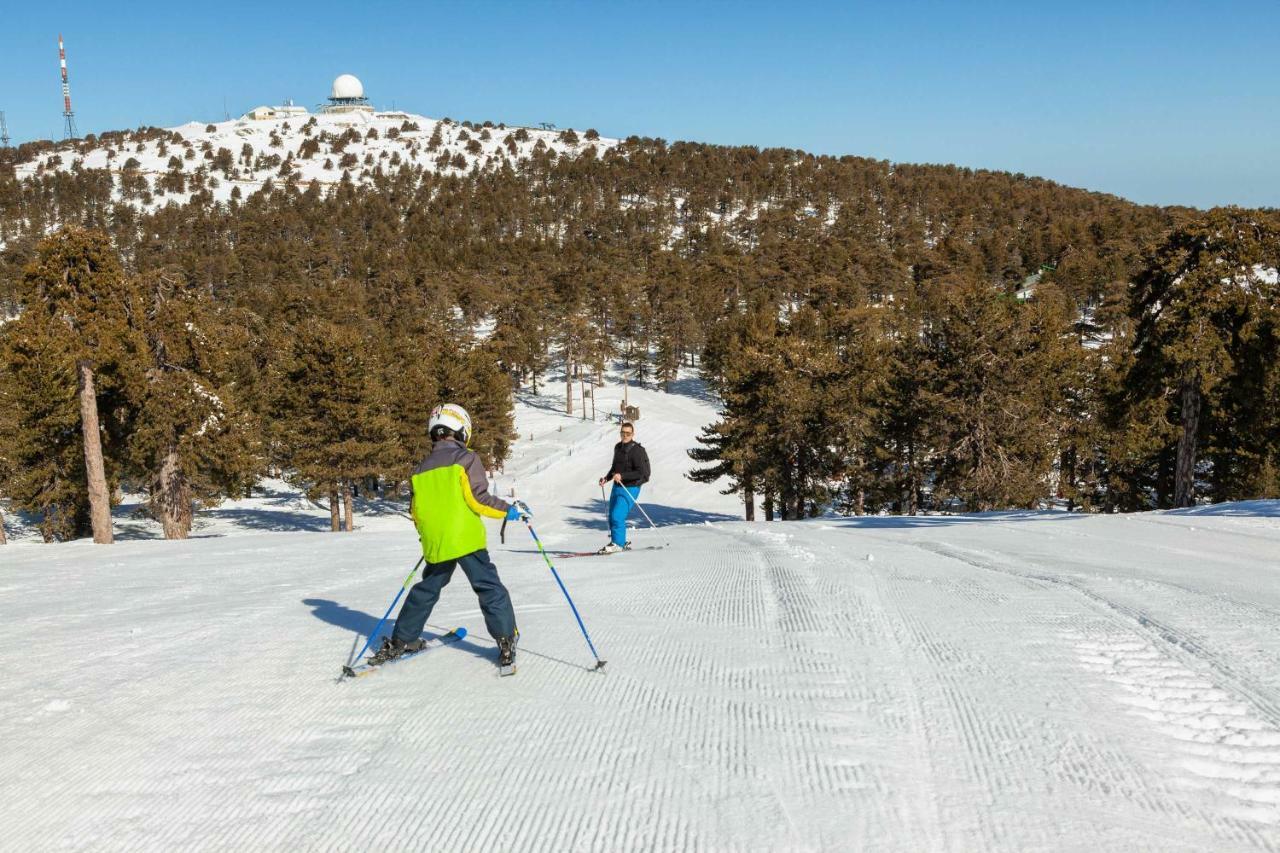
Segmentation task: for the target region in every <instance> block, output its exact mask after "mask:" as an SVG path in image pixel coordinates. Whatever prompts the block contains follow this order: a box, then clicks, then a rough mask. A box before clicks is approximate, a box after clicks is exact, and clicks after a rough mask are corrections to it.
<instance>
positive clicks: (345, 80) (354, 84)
mask: <svg viewBox="0 0 1280 853" xmlns="http://www.w3.org/2000/svg"><path fill="white" fill-rule="evenodd" d="M329 97H330V98H363V97H364V84H362V83H361V82H360V81H359V80H358V79H357V78H356V77H355V75H354V74H341V75H339V76H338V78H337V79H336V80H334V81H333V93H332V94H330V95H329Z"/></svg>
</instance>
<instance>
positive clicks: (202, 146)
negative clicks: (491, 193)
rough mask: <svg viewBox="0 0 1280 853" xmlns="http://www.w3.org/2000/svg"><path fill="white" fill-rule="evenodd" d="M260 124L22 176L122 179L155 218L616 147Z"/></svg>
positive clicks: (562, 135)
mask: <svg viewBox="0 0 1280 853" xmlns="http://www.w3.org/2000/svg"><path fill="white" fill-rule="evenodd" d="M263 115H264V116H268V117H263V118H254V117H251V116H252V113H250V114H247V115H246V116H245V117H242V118H240V119H234V120H231V121H223V122H216V123H213V124H205V123H202V122H188V123H187V124H184V125H181V126H179V127H174V128H166V129H164V130H159V129H155V128H151V129H147V130H141V131H124V132H120V133H111V134H104V136H103V137H102V138H101V139H98V140H96V141H95V143H94V144H93V145H89V146H87V145H85V144H84V143H80V144H78V145H76V146H75V147H71V146H69V145H68V144H65V143H64V144H62V145H59V146H57V147H56V148H53V149H50V150H45V151H43V152H41V153H39V154H37V155H36V156H35V157H34V158H32V159H30V160H28V161H26V162H23V163H20V164H19V165H18V166H17V175H18V177H19V178H20V179H22V178H30V177H33V176H36V175H41V174H46V173H49V172H51V171H68V170H72V169H109V170H110V171H111V172H112V173H113V175H114V176H115V178H116V181H115V184H116V186H115V189H114V198H115V200H117V201H123V202H126V203H129V204H131V205H132V206H134V207H136V208H139V209H147V210H151V209H155V208H157V207H162V206H164V205H166V204H170V203H175V204H184V203H186V202H187V201H189V200H190V199H191V197H192V195H193V194H194V193H195V192H198V191H201V190H208V191H209V192H210V193H212V196H213V198H214V199H215V200H217V201H220V202H225V201H227V200H229V199H231V198H232V195H233V193H236V192H237V191H238V192H239V194H241V195H248V194H250V193H252V192H254V191H256V190H258V189H261V187H262V185H263V184H264V183H266V182H267V181H268V180H271V181H275V182H277V183H279V182H281V181H285V180H297V181H298V182H299V183H300V184H301V185H302V186H307V185H308V184H310V183H311V182H312V181H316V182H318V183H319V184H320V185H321V186H322V187H327V186H330V185H333V184H337V183H339V182H340V181H342V180H343V178H344V176H346V177H347V178H348V179H349V180H351V181H353V182H355V183H369V182H371V181H372V180H373V179H374V177H375V176H376V175H377V174H379V173H381V174H387V173H390V172H393V171H396V170H398V169H400V168H402V167H404V166H414V167H420V168H422V169H424V170H426V171H430V172H436V173H445V174H464V173H467V172H470V171H471V170H472V169H474V168H477V167H478V168H481V169H491V168H498V167H500V166H501V165H502V164H504V163H507V164H511V165H512V166H518V164H519V162H520V161H521V160H522V159H525V158H528V157H530V156H533V155H534V154H535V153H538V152H544V151H545V152H552V153H554V155H555V156H563V157H578V156H582V155H583V154H584V153H590V154H591V155H592V156H600V155H603V154H604V152H605V151H607V150H608V149H610V148H613V147H614V146H616V145H617V144H618V140H616V139H608V138H605V137H601V136H599V135H598V134H597V133H595V131H592V130H581V131H573V130H568V129H566V130H558V129H557V130H547V129H542V128H530V127H513V126H507V125H501V124H493V123H492V122H485V123H483V124H472V123H470V122H465V123H459V122H456V121H452V120H450V119H432V118H427V117H426V116H421V115H415V114H412V113H405V112H398V111H373V110H369V111H356V112H342V113H323V112H321V113H314V114H313V113H307V112H305V111H300V112H299V113H298V114H293V115H277V114H276V113H275V112H274V111H272V112H269V113H264V114H263ZM286 164H287V165H286ZM172 173H179V174H181V175H182V176H183V178H182V183H183V187H182V189H177V188H176V187H177V182H176V181H175V180H174V179H173V178H170V179H169V180H168V181H166V180H165V176H166V175H169V174H172Z"/></svg>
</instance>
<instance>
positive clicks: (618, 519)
mask: <svg viewBox="0 0 1280 853" xmlns="http://www.w3.org/2000/svg"><path fill="white" fill-rule="evenodd" d="M623 489H626V490H627V494H629V495H631V497H632V498H635V499H637V500H638V499H639V498H640V487H639V486H620V485H618V484H617V483H614V484H613V491H612V492H611V493H610V495H609V539H610V540H612V542H613V544H614V545H617V546H618V547H619V548H621V547H622V546H623V545H626V544H627V514H628V513H629V512H631V507H632V505H633V502H632V501H629V500H627V495H624V494H622V490H623Z"/></svg>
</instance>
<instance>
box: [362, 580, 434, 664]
mask: <svg viewBox="0 0 1280 853" xmlns="http://www.w3.org/2000/svg"><path fill="white" fill-rule="evenodd" d="M425 559H426V557H419V558H418V562H416V563H414V564H413V568H412V569H410V570H409V574H408V575H406V576H405V579H404V583H403V584H401V586H400V590H399V591H398V592H397V593H396V597H395V598H393V599H391V606H390V607H388V608H387V612H386V613H383V614H382V618H381V619H379V620H378V624H377V625H375V626H373V630H372V631H370V632H369V639H367V640H365V641H364V648H363V649H361V650H360V654H358V655H356V656H355V659H354V660H352V662H351V663H352V664H354V663H355V662H356V661H358V660H360V658H362V657H364V653H365V652H367V651H369V646H370V645H372V644H373V640H374V638H375V637H377V636H378V632H379V631H381V630H382V623H383V622H386V621H387V617H388V616H390V615H391V611H392V610H394V609H395V606H396V602H398V601H399V600H400V596H402V595H404V591H405V590H406V589H408V588H409V587H410V586H411V585H412V584H413V576H414V575H416V574H417V573H418V566H421V565H422V561H423V560H425ZM342 674H343V675H353V674H354V672H353V670H352V669H351V665H350V664H348V665H347V666H344V667H343V668H342Z"/></svg>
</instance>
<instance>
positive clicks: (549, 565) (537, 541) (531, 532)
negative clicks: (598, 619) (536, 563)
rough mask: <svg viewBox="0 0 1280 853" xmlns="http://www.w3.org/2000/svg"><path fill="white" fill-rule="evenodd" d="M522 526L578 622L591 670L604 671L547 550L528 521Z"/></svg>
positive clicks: (576, 609) (601, 662)
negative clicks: (594, 663) (526, 530)
mask: <svg viewBox="0 0 1280 853" xmlns="http://www.w3.org/2000/svg"><path fill="white" fill-rule="evenodd" d="M524 526H525V527H527V528H529V535H530V536H532V537H533V541H534V544H536V545H537V546H538V553H540V554H542V559H544V560H546V561H547V568H548V569H550V570H551V575H552V577H554V578H555V579H556V583H557V584H559V585H560V591H561V592H563V593H564V600H565V601H567V602H569V609H570V610H572V611H573V618H574V619H577V620H578V629H579V630H580V631H582V638H583V639H584V640H586V641H587V648H589V649H591V656H592V657H594V658H595V659H596V665H595V666H594V667H592V669H604V665H605V664H606V663H608V661H603V660H600V653H599V652H597V651H596V646H595V643H593V642H591V635H590V634H588V633H587V626H586V625H584V624H582V616H581V615H580V614H579V613H578V607H577V605H575V604H574V603H573V598H572V597H570V595H569V590H567V589H565V586H564V581H562V580H560V573H559V572H557V571H556V567H555V565H553V564H552V562H551V557H549V556H547V549H546V548H543V547H542V540H541V539H539V538H538V534H537V533H536V532H535V531H534V529H533V525H532V524H530V523H529V519H527V518H526V519H525V520H524Z"/></svg>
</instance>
